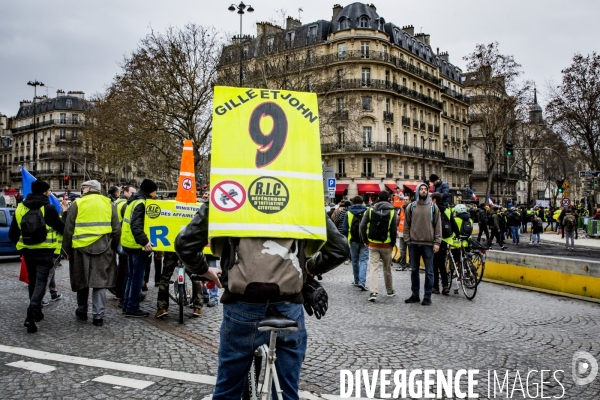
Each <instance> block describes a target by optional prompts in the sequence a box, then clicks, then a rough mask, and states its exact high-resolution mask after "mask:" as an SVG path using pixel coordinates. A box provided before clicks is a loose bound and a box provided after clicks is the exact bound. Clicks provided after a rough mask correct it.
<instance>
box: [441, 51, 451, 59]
mask: <svg viewBox="0 0 600 400" xmlns="http://www.w3.org/2000/svg"><path fill="white" fill-rule="evenodd" d="M440 58H441V59H442V60H444V61H446V62H450V55H449V54H448V52H447V51H444V52H442V53H440Z"/></svg>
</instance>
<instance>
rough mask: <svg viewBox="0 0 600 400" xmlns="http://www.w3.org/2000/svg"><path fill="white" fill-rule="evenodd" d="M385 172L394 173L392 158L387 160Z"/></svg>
mask: <svg viewBox="0 0 600 400" xmlns="http://www.w3.org/2000/svg"><path fill="white" fill-rule="evenodd" d="M385 173H386V174H391V173H392V160H390V159H389V158H388V159H387V160H385Z"/></svg>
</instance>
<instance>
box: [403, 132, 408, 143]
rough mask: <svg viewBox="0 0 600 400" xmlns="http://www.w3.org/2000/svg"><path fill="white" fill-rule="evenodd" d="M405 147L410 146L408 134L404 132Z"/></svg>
mask: <svg viewBox="0 0 600 400" xmlns="http://www.w3.org/2000/svg"><path fill="white" fill-rule="evenodd" d="M404 145H405V146H408V133H406V132H404Z"/></svg>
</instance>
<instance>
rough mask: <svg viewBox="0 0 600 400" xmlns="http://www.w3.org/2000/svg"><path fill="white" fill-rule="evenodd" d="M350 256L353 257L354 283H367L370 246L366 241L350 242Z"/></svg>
mask: <svg viewBox="0 0 600 400" xmlns="http://www.w3.org/2000/svg"><path fill="white" fill-rule="evenodd" d="M350 257H351V258H352V272H353V273H354V283H358V284H361V285H365V284H366V283H367V266H368V263H369V248H368V247H367V246H365V244H364V243H358V242H350Z"/></svg>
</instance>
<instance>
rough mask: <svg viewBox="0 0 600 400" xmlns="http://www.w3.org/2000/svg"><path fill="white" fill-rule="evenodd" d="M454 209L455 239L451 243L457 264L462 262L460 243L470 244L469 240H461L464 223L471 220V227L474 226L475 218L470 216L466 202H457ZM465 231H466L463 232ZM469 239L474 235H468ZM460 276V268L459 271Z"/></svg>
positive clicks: (453, 230)
mask: <svg viewBox="0 0 600 400" xmlns="http://www.w3.org/2000/svg"><path fill="white" fill-rule="evenodd" d="M454 211H455V212H456V216H455V217H454V218H452V220H451V221H452V232H453V233H454V239H453V241H452V244H451V245H450V249H451V250H450V251H451V252H452V257H453V258H454V262H456V263H457V264H458V263H459V262H460V261H459V260H460V245H461V242H462V245H463V247H466V246H468V245H469V241H468V239H467V240H462V241H461V240H460V239H459V236H461V230H462V225H463V224H464V223H465V221H469V223H470V224H471V227H472V226H473V220H472V219H471V218H470V216H469V213H468V212H467V206H465V205H464V204H457V205H456V207H454ZM463 233H464V232H463ZM468 237H469V239H470V238H471V237H472V235H471V234H469V235H468ZM457 272H458V274H459V277H460V269H459V270H458V271H457Z"/></svg>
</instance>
